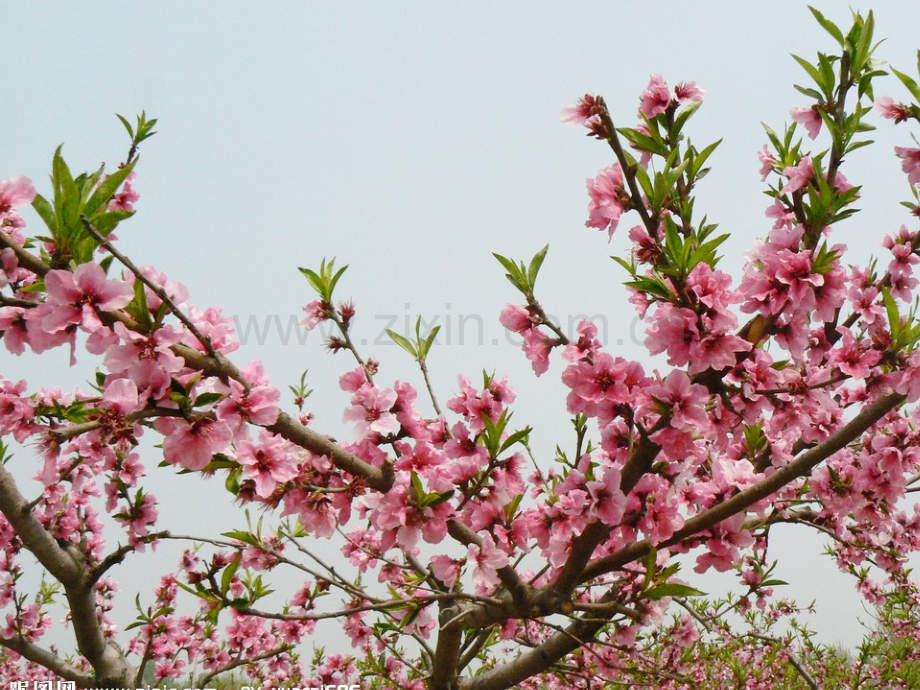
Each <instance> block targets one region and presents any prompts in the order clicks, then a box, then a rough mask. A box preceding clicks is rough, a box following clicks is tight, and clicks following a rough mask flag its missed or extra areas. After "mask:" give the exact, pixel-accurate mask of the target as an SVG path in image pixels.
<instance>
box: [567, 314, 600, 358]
mask: <svg viewBox="0 0 920 690" xmlns="http://www.w3.org/2000/svg"><path fill="white" fill-rule="evenodd" d="M576 330H577V331H578V340H574V341H571V342H570V343H569V344H568V345H566V348H565V351H564V352H563V353H562V358H563V359H565V360H567V361H569V362H580V361H581V360H583V359H586V358H588V357H591V356H593V355H594V353H595V352H597V351H598V350H599V349H600V347H601V341H600V340H598V339H597V326H595V325H594V324H593V323H592V322H590V321H587V320H582V321H581V322H580V323H579V324H578V327H577V329H576Z"/></svg>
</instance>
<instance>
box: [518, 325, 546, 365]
mask: <svg viewBox="0 0 920 690" xmlns="http://www.w3.org/2000/svg"><path fill="white" fill-rule="evenodd" d="M523 350H524V355H525V356H526V357H527V359H528V360H530V366H531V367H532V368H533V373H535V374H536V375H537V376H541V375H543V374H545V373H546V371H547V369H549V353H550V350H551V347H550V339H549V338H547V337H546V336H545V335H543V334H542V333H540V331H539V330H537V329H536V328H531V329H528V330H526V331H524V345H523Z"/></svg>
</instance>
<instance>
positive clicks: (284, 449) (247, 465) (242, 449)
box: [236, 429, 299, 498]
mask: <svg viewBox="0 0 920 690" xmlns="http://www.w3.org/2000/svg"><path fill="white" fill-rule="evenodd" d="M295 451H296V446H293V445H292V444H291V442H290V441H287V440H286V439H283V438H281V437H280V436H275V435H274V434H272V433H271V432H269V431H267V430H266V429H263V430H262V431H261V432H259V443H258V444H256V443H254V442H253V441H251V440H249V439H243V440H241V441H239V442H238V443H237V445H236V459H237V462H239V463H240V466H241V467H242V468H243V474H244V475H245V476H246V477H248V478H249V479H252V480H253V481H255V485H256V495H257V496H259V497H260V498H268V497H269V496H271V495H272V493H274V491H275V487H277V486H278V485H279V484H284V483H285V482H287V481H290V480H291V479H294V477H296V476H297V475H298V474H299V472H298V463H297V454H296V452H295Z"/></svg>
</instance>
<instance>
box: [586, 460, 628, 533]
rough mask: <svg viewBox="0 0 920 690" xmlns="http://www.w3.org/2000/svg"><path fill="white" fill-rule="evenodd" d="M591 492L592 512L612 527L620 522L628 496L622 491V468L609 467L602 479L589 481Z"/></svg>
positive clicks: (592, 514)
mask: <svg viewBox="0 0 920 690" xmlns="http://www.w3.org/2000/svg"><path fill="white" fill-rule="evenodd" d="M585 487H586V488H587V489H588V492H589V493H590V494H591V508H590V514H591V516H592V517H595V518H597V519H598V520H600V521H601V522H602V523H604V524H605V525H610V526H611V527H613V526H616V525H618V524H620V521H621V520H622V519H623V514H624V512H625V511H626V496H624V495H623V492H622V491H620V470H618V469H617V468H615V467H608V468H607V469H606V471H605V472H604V476H603V478H602V479H601V480H600V481H592V482H587V483H586V484H585Z"/></svg>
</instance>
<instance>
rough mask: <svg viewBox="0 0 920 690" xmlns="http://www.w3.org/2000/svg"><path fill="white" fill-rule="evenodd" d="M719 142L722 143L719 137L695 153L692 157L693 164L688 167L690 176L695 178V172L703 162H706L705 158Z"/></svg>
mask: <svg viewBox="0 0 920 690" xmlns="http://www.w3.org/2000/svg"><path fill="white" fill-rule="evenodd" d="M721 143H722V140H721V139H719V140H718V141H714V142H713V143H711V144H710V145H709V146H707V147H706V148H704V149H703V150H702V151H700V152H699V153H698V154H696V155H695V156H694V157H693V165H692V166H691V167H690V177H693V178H695V177H696V176H697V173H698V172H699V171H700V169H701V168H702V167H703V164H704V163H705V162H706V159H707V158H709V156H710V155H712V152H713V151H715V150H716V148H717V147H718V146H719V144H721Z"/></svg>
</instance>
